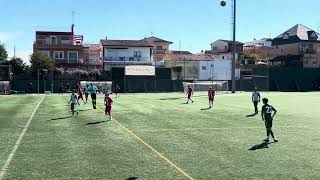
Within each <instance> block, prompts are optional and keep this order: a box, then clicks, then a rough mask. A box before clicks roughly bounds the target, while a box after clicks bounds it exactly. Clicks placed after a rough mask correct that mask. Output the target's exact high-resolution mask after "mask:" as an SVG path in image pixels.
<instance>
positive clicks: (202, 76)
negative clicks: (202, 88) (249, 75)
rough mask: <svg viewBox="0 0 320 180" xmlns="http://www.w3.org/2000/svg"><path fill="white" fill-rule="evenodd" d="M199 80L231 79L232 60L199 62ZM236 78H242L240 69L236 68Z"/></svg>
mask: <svg viewBox="0 0 320 180" xmlns="http://www.w3.org/2000/svg"><path fill="white" fill-rule="evenodd" d="M199 69H200V70H199V78H198V79H199V80H231V60H214V61H200V62H199ZM236 78H237V79H239V78H240V69H236Z"/></svg>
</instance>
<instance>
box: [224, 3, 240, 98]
mask: <svg viewBox="0 0 320 180" xmlns="http://www.w3.org/2000/svg"><path fill="white" fill-rule="evenodd" d="M232 2H233V6H232V8H233V9H232V12H233V17H232V24H233V28H232V29H233V33H232V34H233V43H232V44H233V45H232V46H233V51H232V63H231V68H232V69H231V70H232V71H231V81H232V87H231V91H232V93H235V92H236V73H235V70H236V53H237V43H236V17H237V16H236V15H237V14H236V13H237V11H236V10H237V0H232ZM220 5H221V6H222V7H224V6H225V5H226V2H225V1H224V0H222V1H221V2H220Z"/></svg>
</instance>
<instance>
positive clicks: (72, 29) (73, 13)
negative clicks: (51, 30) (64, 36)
mask: <svg viewBox="0 0 320 180" xmlns="http://www.w3.org/2000/svg"><path fill="white" fill-rule="evenodd" d="M74 16H75V11H72V25H71V32H72V33H73V32H74Z"/></svg>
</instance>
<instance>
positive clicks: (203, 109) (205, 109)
mask: <svg viewBox="0 0 320 180" xmlns="http://www.w3.org/2000/svg"><path fill="white" fill-rule="evenodd" d="M209 109H211V108H210V107H208V108H202V109H201V111H207V110H209Z"/></svg>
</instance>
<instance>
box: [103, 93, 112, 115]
mask: <svg viewBox="0 0 320 180" xmlns="http://www.w3.org/2000/svg"><path fill="white" fill-rule="evenodd" d="M112 103H113V101H112V99H111V98H110V95H109V93H106V95H105V97H104V105H105V106H106V109H105V114H106V115H107V116H109V120H110V121H111V120H112V115H111V108H112Z"/></svg>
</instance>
